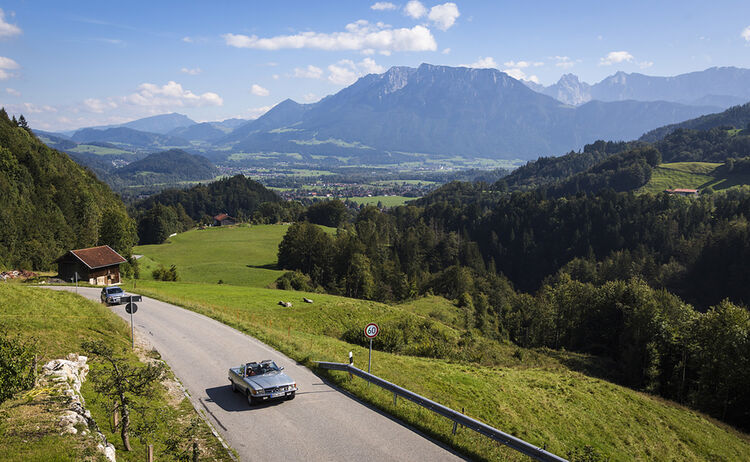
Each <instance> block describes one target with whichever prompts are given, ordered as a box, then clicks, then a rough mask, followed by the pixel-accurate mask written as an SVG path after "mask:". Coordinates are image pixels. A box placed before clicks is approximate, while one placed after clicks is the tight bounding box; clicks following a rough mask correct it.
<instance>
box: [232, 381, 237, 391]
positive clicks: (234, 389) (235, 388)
mask: <svg viewBox="0 0 750 462" xmlns="http://www.w3.org/2000/svg"><path fill="white" fill-rule="evenodd" d="M232 391H233V392H235V393H237V385H236V384H235V383H234V382H232Z"/></svg>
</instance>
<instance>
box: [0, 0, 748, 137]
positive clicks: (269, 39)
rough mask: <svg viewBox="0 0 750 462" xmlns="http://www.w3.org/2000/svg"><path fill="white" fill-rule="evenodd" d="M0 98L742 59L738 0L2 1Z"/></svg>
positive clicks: (47, 102)
mask: <svg viewBox="0 0 750 462" xmlns="http://www.w3.org/2000/svg"><path fill="white" fill-rule="evenodd" d="M0 9H2V15H1V16H0V105H2V106H4V107H6V109H7V110H8V112H10V113H14V114H20V113H23V114H24V115H25V116H26V118H27V119H28V120H29V121H30V123H31V125H32V127H35V128H41V129H45V130H69V129H73V128H78V127H83V126H91V125H97V124H109V123H119V122H124V121H127V120H132V119H135V118H140V117H145V116H149V115H154V114H160V113H166V112H180V113H182V114H186V115H188V116H190V117H191V118H193V119H194V120H197V121H207V120H223V119H226V118H230V117H241V118H254V117H257V116H258V115H260V114H262V113H263V112H264V111H265V110H267V109H268V108H270V107H272V106H273V105H275V104H277V103H278V102H280V101H282V100H284V99H286V98H292V99H294V100H296V101H298V102H312V101H317V100H319V99H320V98H322V97H324V96H326V95H328V94H331V93H335V92H336V91H338V90H340V89H341V88H343V87H345V86H347V85H349V84H351V83H352V82H353V81H354V80H356V78H357V77H359V76H362V75H365V74H367V73H370V72H383V71H385V70H387V69H388V68H389V67H391V66H418V65H419V64H420V63H423V62H427V63H432V64H444V65H451V66H459V65H471V66H475V67H496V68H498V69H500V70H503V71H506V72H508V73H509V74H510V75H512V76H514V77H516V78H524V79H529V80H534V81H538V82H541V83H542V84H545V85H549V84H551V83H554V82H555V81H557V79H559V78H560V76H561V75H562V74H564V73H568V72H571V73H574V74H576V75H578V76H580V77H581V79H582V80H584V81H587V82H589V83H594V82H597V81H599V80H601V79H602V78H604V77H606V76H607V75H610V74H613V73H614V72H616V71H620V70H622V71H625V72H642V73H644V74H649V75H676V74H680V73H684V72H691V71H696V70H703V69H706V68H708V67H713V66H737V67H750V2H748V1H726V2H705V1H679V2H678V1H650V2H645V1H630V2H618V4H614V2H601V1H572V2H559V1H555V2H547V1H538V2H518V1H476V0H474V1H461V0H456V1H454V2H447V3H446V2H442V1H437V2H433V1H421V2H419V1H401V2H396V1H394V2H376V1H361V0H331V1H314V2H313V1H309V0H308V1H288V2H285V1H274V2H260V1H255V2H249V1H244V2H224V1H217V2H211V3H209V2H184V1H182V2H167V1H158V0H152V1H150V2H136V1H127V2H109V1H97V2H85V1H76V2H60V1H16V2H2V1H0Z"/></svg>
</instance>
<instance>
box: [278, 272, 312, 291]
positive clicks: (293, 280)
mask: <svg viewBox="0 0 750 462" xmlns="http://www.w3.org/2000/svg"><path fill="white" fill-rule="evenodd" d="M275 284H276V288H277V289H281V290H301V291H303V292H312V291H313V290H314V288H315V284H313V282H312V279H310V276H308V275H306V274H304V273H302V272H300V271H287V272H286V273H284V274H282V275H281V277H279V278H278V279H277V280H276V282H275Z"/></svg>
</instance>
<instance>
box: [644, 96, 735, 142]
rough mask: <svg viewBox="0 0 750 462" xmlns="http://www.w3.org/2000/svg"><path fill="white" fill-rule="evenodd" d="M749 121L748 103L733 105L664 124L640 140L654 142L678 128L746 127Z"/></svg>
mask: <svg viewBox="0 0 750 462" xmlns="http://www.w3.org/2000/svg"><path fill="white" fill-rule="evenodd" d="M749 123H750V103H747V104H743V105H742V106H733V107H730V108H729V109H727V110H726V111H724V112H719V113H717V114H707V115H704V116H701V117H697V118H695V119H690V120H686V121H685V122H680V123H677V124H671V125H666V126H664V127H660V128H657V129H654V130H651V131H650V132H648V133H646V134H645V135H643V136H642V137H641V141H649V142H654V141H658V140H661V139H663V138H664V137H665V136H667V135H669V134H670V133H672V132H674V131H676V130H679V129H688V130H708V129H711V128H718V127H736V128H746V127H747V126H748V124H749Z"/></svg>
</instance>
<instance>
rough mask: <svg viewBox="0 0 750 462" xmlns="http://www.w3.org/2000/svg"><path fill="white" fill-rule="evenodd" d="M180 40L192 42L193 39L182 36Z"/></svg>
mask: <svg viewBox="0 0 750 462" xmlns="http://www.w3.org/2000/svg"><path fill="white" fill-rule="evenodd" d="M182 41H183V42H185V43H193V39H192V38H190V37H182Z"/></svg>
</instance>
